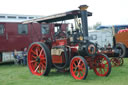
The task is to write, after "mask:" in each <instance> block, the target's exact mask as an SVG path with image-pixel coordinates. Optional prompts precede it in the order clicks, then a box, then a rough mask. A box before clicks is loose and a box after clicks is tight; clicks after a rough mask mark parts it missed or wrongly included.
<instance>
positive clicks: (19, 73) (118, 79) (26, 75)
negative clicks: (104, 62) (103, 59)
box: [0, 59, 128, 85]
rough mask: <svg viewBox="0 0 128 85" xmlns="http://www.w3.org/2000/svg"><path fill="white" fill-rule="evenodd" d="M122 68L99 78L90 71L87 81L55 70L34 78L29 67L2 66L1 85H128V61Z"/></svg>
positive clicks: (127, 60)
mask: <svg viewBox="0 0 128 85" xmlns="http://www.w3.org/2000/svg"><path fill="white" fill-rule="evenodd" d="M124 62H125V63H124V65H123V66H121V67H113V68H112V72H111V74H110V76H108V77H98V76H96V75H95V74H94V72H93V71H92V70H89V73H88V76H87V78H86V80H75V79H73V77H72V76H71V75H70V73H68V72H66V73H58V72H56V71H55V70H54V69H52V71H51V72H50V74H49V76H47V77H44V76H34V75H32V74H31V73H30V72H29V70H28V67H27V66H16V65H0V85H128V59H125V61H124Z"/></svg>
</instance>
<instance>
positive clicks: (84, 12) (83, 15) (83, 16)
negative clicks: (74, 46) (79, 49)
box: [79, 5, 88, 40]
mask: <svg viewBox="0 0 128 85" xmlns="http://www.w3.org/2000/svg"><path fill="white" fill-rule="evenodd" d="M79 8H80V12H81V20H82V30H83V36H84V40H88V20H87V16H88V12H87V8H88V6H87V5H81V6H80V7H79Z"/></svg>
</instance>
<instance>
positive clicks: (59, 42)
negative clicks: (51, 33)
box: [52, 38, 67, 47]
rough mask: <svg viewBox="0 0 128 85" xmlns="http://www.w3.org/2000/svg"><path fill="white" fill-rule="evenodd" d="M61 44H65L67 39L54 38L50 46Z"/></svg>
mask: <svg viewBox="0 0 128 85" xmlns="http://www.w3.org/2000/svg"><path fill="white" fill-rule="evenodd" d="M62 45H67V39H66V38H65V39H58V40H55V41H54V42H53V43H52V46H53V47H54V46H62Z"/></svg>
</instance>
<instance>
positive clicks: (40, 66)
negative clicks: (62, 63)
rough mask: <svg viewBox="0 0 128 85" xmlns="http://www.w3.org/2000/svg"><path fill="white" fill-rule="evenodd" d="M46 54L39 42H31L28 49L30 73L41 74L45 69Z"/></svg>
mask: <svg viewBox="0 0 128 85" xmlns="http://www.w3.org/2000/svg"><path fill="white" fill-rule="evenodd" d="M46 64H47V63H46V55H45V51H44V49H43V48H42V47H41V46H40V45H39V44H33V45H32V46H31V48H30V49H29V51H28V67H29V69H30V71H31V72H32V74H34V75H38V76H41V75H43V74H44V72H45V71H46Z"/></svg>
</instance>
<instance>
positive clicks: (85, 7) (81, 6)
mask: <svg viewBox="0 0 128 85" xmlns="http://www.w3.org/2000/svg"><path fill="white" fill-rule="evenodd" d="M87 8H88V6H87V5H80V6H79V9H80V10H87Z"/></svg>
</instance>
